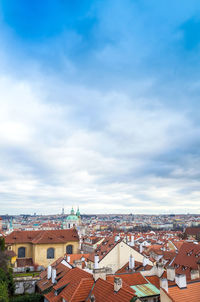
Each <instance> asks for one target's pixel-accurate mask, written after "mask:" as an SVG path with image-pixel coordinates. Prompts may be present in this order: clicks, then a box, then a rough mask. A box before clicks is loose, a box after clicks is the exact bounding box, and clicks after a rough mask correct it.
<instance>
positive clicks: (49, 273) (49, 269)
mask: <svg viewBox="0 0 200 302" xmlns="http://www.w3.org/2000/svg"><path fill="white" fill-rule="evenodd" d="M47 279H51V265H49V266H48V267H47Z"/></svg>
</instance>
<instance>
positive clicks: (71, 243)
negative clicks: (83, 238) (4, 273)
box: [5, 228, 79, 267]
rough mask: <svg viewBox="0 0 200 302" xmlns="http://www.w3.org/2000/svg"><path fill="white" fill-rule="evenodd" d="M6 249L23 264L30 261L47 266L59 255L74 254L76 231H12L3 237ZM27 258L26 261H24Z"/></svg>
mask: <svg viewBox="0 0 200 302" xmlns="http://www.w3.org/2000/svg"><path fill="white" fill-rule="evenodd" d="M5 243H6V247H7V249H8V251H13V252H15V253H16V255H17V261H18V260H22V259H23V260H22V262H23V263H24V265H26V262H27V263H30V260H31V262H32V263H33V264H34V265H42V266H44V267H47V266H48V265H50V264H51V263H53V262H54V261H55V260H56V259H58V258H59V257H63V256H64V255H65V254H66V253H67V254H76V253H77V252H78V248H79V237H78V233H77V231H76V230H75V229H74V228H73V229H69V230H48V231H43V230H42V231H14V232H12V233H11V234H9V235H8V236H7V237H6V239H5ZM26 260H27V261H26Z"/></svg>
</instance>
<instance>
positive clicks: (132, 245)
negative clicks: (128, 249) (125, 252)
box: [130, 235, 135, 246]
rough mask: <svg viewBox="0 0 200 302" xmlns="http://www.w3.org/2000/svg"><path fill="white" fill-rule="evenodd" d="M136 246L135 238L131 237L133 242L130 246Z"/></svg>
mask: <svg viewBox="0 0 200 302" xmlns="http://www.w3.org/2000/svg"><path fill="white" fill-rule="evenodd" d="M134 245H135V240H134V236H133V235H131V242H130V246H134Z"/></svg>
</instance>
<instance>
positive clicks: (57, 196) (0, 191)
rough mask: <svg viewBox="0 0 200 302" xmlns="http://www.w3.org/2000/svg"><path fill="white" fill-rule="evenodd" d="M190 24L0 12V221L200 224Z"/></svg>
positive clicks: (5, 8)
mask: <svg viewBox="0 0 200 302" xmlns="http://www.w3.org/2000/svg"><path fill="white" fill-rule="evenodd" d="M47 2H48V3H47ZM199 13H200V4H199V1H190V3H189V2H188V1H176V2H175V3H174V1H168V2H166V3H164V2H162V3H158V2H155V1H152V0H149V1H148V3H147V2H146V1H130V0H124V1H118V0H112V1H111V0H109V1H106V2H105V1H97V0H95V1H92V3H91V1H88V0H86V1H78V0H73V1H61V0H60V1H45V0H44V1H37V0H36V1H31V2H27V1H25V0H20V1H16V0H14V1H12V5H11V4H10V3H9V2H8V1H5V0H3V1H1V3H0V45H1V47H0V146H1V147H0V212H1V214H2V215H4V214H11V215H12V214H20V213H21V212H25V213H27V214H33V213H35V212H36V213H38V214H40V213H43V214H53V213H59V212H61V209H62V205H63V203H64V207H65V208H69V209H70V207H71V206H72V205H79V206H80V209H81V212H82V213H85V214H87V213H88V214H90V213H94V212H95V213H116V214H117V213H127V214H128V213H133V214H134V213H138V214H145V213H149V214H153V213H155V214H156V213H158V214H161V213H163V214H165V213H167V214H170V213H179V214H181V213H184V214H187V213H200V205H199V204H200V202H199V201H200V189H199V188H200V172H199V166H200V151H199V150H200V149H199V146H200V140H199V138H200V122H199V121H200V108H199V107H200V105H199V91H200V77H199V76H200V72H199V70H200V68H199V65H200V62H199V52H200V34H199V29H200V18H199Z"/></svg>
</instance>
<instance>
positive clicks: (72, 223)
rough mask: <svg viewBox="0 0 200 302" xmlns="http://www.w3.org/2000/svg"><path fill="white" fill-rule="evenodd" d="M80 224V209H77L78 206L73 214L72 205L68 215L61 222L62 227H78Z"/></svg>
mask: <svg viewBox="0 0 200 302" xmlns="http://www.w3.org/2000/svg"><path fill="white" fill-rule="evenodd" d="M80 224H81V214H80V211H79V207H78V209H77V211H76V214H75V211H74V209H73V207H72V209H71V212H70V215H69V216H67V218H66V219H65V221H64V222H63V228H64V229H71V228H74V227H76V228H78V227H79V225H80Z"/></svg>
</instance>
